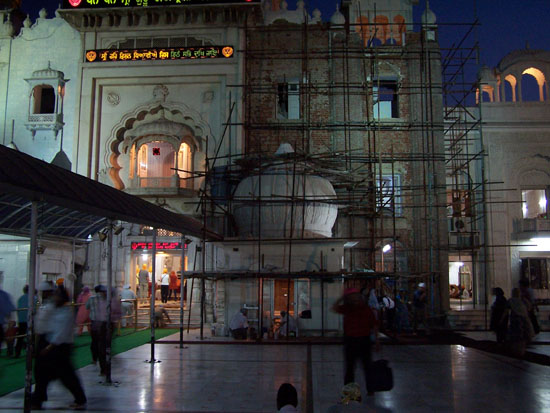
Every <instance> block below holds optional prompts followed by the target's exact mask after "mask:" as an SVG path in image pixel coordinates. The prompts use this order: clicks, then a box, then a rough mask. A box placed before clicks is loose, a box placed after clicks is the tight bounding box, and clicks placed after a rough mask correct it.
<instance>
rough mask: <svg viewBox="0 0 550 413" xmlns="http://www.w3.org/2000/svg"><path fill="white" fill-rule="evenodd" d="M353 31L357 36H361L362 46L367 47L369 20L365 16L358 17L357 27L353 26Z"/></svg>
mask: <svg viewBox="0 0 550 413" xmlns="http://www.w3.org/2000/svg"><path fill="white" fill-rule="evenodd" d="M355 31H356V32H357V33H359V36H361V39H362V40H363V45H365V46H367V44H368V42H369V38H370V28H369V19H368V18H367V17H365V16H359V17H358V18H357V26H355Z"/></svg>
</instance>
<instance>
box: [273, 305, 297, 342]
mask: <svg viewBox="0 0 550 413" xmlns="http://www.w3.org/2000/svg"><path fill="white" fill-rule="evenodd" d="M287 331H288V332H287ZM277 332H278V335H279V337H286V336H287V334H288V336H289V337H296V320H294V317H291V316H290V315H289V314H287V312H286V311H281V323H280V324H279V328H278V329H277Z"/></svg>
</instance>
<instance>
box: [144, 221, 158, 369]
mask: <svg viewBox="0 0 550 413" xmlns="http://www.w3.org/2000/svg"><path fill="white" fill-rule="evenodd" d="M156 261H157V229H156V228H153V265H152V267H153V268H152V270H153V271H152V274H151V306H150V312H151V313H150V316H151V358H150V359H149V360H146V362H147V363H151V364H154V363H160V360H156V359H155V281H156V280H155V274H156V273H157V271H156V270H157V263H156Z"/></svg>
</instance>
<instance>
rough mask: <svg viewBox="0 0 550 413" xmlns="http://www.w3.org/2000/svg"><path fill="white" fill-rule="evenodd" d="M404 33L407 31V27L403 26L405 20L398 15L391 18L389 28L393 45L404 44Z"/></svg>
mask: <svg viewBox="0 0 550 413" xmlns="http://www.w3.org/2000/svg"><path fill="white" fill-rule="evenodd" d="M406 31H407V27H406V26H405V18H404V17H403V16H401V15H400V14H398V15H397V16H395V17H394V18H393V24H392V27H391V33H392V38H393V42H395V44H398V45H402V44H405V32H406ZM393 42H392V43H393Z"/></svg>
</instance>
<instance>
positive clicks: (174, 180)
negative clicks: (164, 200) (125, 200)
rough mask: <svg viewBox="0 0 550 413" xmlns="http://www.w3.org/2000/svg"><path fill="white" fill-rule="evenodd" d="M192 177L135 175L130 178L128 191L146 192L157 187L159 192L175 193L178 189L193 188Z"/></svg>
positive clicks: (135, 192) (152, 190)
mask: <svg viewBox="0 0 550 413" xmlns="http://www.w3.org/2000/svg"><path fill="white" fill-rule="evenodd" d="M193 188H194V183H193V179H184V178H180V177H179V176H178V175H173V176H168V177H141V176H138V177H135V178H132V179H131V180H130V186H129V187H128V188H127V189H128V192H130V193H134V194H136V195H138V194H146V193H151V192H154V190H155V189H158V190H159V192H162V193H167V192H174V193H177V192H178V191H179V190H181V189H184V190H193Z"/></svg>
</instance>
